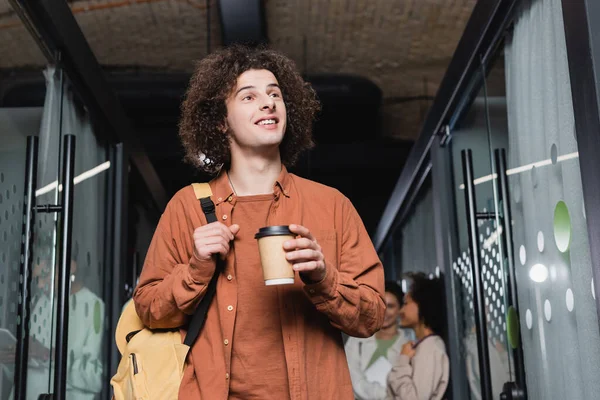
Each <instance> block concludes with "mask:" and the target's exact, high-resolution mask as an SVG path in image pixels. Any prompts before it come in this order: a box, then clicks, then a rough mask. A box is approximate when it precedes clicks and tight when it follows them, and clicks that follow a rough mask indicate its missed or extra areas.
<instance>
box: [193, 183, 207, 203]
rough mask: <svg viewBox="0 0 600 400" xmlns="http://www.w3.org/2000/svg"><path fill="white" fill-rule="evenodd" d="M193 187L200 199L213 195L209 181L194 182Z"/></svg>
mask: <svg viewBox="0 0 600 400" xmlns="http://www.w3.org/2000/svg"><path fill="white" fill-rule="evenodd" d="M192 187H193V188H194V193H195V194H196V198H197V199H198V200H200V199H202V198H204V197H210V196H212V190H210V185H209V184H208V183H192Z"/></svg>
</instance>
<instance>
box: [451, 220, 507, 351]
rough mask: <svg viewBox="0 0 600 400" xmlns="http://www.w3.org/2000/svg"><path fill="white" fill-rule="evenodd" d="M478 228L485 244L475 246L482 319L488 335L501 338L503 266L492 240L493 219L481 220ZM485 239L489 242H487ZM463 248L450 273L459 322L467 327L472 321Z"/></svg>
mask: <svg viewBox="0 0 600 400" xmlns="http://www.w3.org/2000/svg"><path fill="white" fill-rule="evenodd" d="M482 222H483V223H482V224H481V228H480V230H481V231H482V232H485V233H486V234H487V236H484V235H480V237H479V239H480V242H481V243H482V244H483V243H485V244H486V245H485V246H481V248H480V249H478V252H480V256H481V275H482V278H483V279H482V286H483V289H484V293H485V303H486V307H485V309H486V320H487V321H488V326H487V328H488V336H489V337H490V338H491V339H494V340H500V341H503V340H504V332H505V330H506V329H505V327H504V326H505V319H506V314H505V307H504V297H503V296H504V290H503V279H502V278H503V273H502V270H503V266H502V264H501V263H500V260H501V256H500V250H499V248H498V243H497V241H494V240H493V237H492V236H493V235H494V233H495V228H494V227H493V223H494V221H482ZM488 243H489V244H488ZM467 253H468V252H467V251H465V252H462V254H461V257H460V258H458V259H457V260H456V261H455V262H454V263H453V265H452V269H453V275H454V277H455V280H456V281H457V282H458V283H459V287H460V291H461V294H462V295H461V296H460V297H461V299H462V309H463V316H464V321H463V324H464V325H463V326H465V327H469V326H472V324H473V323H474V314H473V298H474V296H473V286H472V276H471V270H470V258H469V257H467Z"/></svg>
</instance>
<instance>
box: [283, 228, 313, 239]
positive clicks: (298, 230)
mask: <svg viewBox="0 0 600 400" xmlns="http://www.w3.org/2000/svg"><path fill="white" fill-rule="evenodd" d="M289 227H290V231H292V233H295V234H296V235H299V236H302V237H304V238H307V239H310V240H312V241H314V240H315V238H314V236H313V235H312V233H310V231H309V230H308V228H305V227H303V226H302V225H296V224H291V225H290V226H289Z"/></svg>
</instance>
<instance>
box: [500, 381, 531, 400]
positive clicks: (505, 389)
mask: <svg viewBox="0 0 600 400" xmlns="http://www.w3.org/2000/svg"><path fill="white" fill-rule="evenodd" d="M526 398H527V397H526V395H525V391H524V390H522V389H519V387H518V386H517V384H516V383H514V382H506V383H505V384H504V385H503V386H502V393H500V400H525V399H526Z"/></svg>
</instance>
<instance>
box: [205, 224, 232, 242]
mask: <svg viewBox="0 0 600 400" xmlns="http://www.w3.org/2000/svg"><path fill="white" fill-rule="evenodd" d="M238 230H239V226H238ZM208 236H223V237H224V238H227V239H228V240H233V237H234V234H233V233H232V232H231V230H230V229H229V227H228V226H227V225H225V224H224V223H222V222H212V223H210V224H207V225H202V226H200V227H198V228H196V229H195V230H194V239H196V238H201V237H208Z"/></svg>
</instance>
